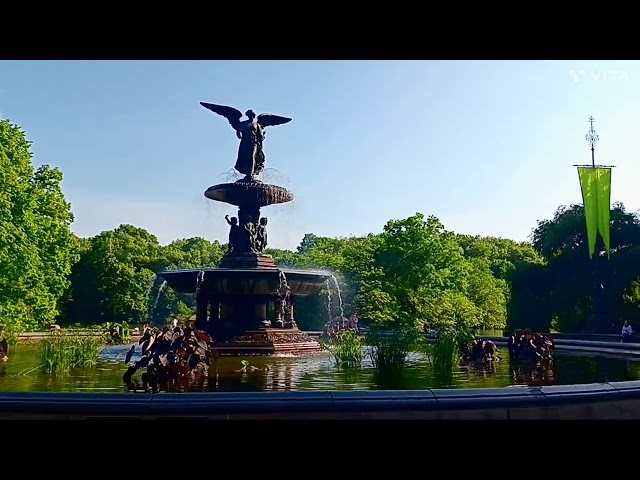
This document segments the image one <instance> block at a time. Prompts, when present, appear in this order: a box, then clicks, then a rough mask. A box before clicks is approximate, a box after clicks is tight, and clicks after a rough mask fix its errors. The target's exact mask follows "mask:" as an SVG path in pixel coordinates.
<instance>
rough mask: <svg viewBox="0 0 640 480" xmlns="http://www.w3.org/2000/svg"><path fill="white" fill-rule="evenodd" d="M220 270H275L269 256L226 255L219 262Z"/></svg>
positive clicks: (274, 265) (271, 258)
mask: <svg viewBox="0 0 640 480" xmlns="http://www.w3.org/2000/svg"><path fill="white" fill-rule="evenodd" d="M220 268H276V262H275V261H274V260H273V257H272V256H271V255H234V254H227V255H225V256H224V257H223V258H222V261H221V262H220Z"/></svg>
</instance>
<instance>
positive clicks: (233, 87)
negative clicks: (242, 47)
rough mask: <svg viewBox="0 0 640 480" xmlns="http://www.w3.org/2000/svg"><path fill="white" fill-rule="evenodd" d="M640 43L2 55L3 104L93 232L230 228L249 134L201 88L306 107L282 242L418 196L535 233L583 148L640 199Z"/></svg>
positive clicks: (275, 169)
mask: <svg viewBox="0 0 640 480" xmlns="http://www.w3.org/2000/svg"><path fill="white" fill-rule="evenodd" d="M639 80H640V63H639V62H637V61H132V60H130V61H1V62H0V116H1V117H2V118H8V119H10V120H11V121H12V122H14V123H18V124H19V125H21V126H22V127H23V128H24V129H25V130H26V132H27V135H28V137H29V139H30V140H32V141H33V151H34V161H35V163H36V164H42V163H47V164H50V165H54V166H58V167H60V168H61V169H62V171H63V172H64V183H63V189H64V192H65V194H66V196H67V199H68V200H69V201H70V202H71V204H72V208H73V211H74V214H75V217H76V219H75V222H74V224H73V227H72V228H73V230H74V231H75V232H76V233H77V234H79V235H81V236H92V235H95V234H97V233H99V232H101V231H103V230H108V229H112V228H115V227H117V226H118V225H119V224H121V223H130V224H133V225H136V226H139V227H143V228H146V229H147V230H149V231H150V232H151V233H153V234H155V235H156V236H157V237H158V239H159V240H160V241H161V242H162V243H163V244H166V243H168V242H170V241H172V240H174V239H176V238H186V237H191V236H203V237H205V238H209V239H211V240H213V239H218V240H221V241H225V240H226V238H227V225H226V223H225V221H224V215H225V214H226V213H228V214H235V210H234V207H232V206H227V205H225V204H215V203H214V202H211V201H209V200H207V199H205V198H204V196H203V192H204V190H205V189H206V188H207V187H209V186H210V185H213V184H215V183H220V182H222V181H224V180H225V174H226V173H227V172H228V171H229V170H230V169H231V168H232V167H233V164H234V162H235V155H236V150H237V139H236V137H235V135H234V132H233V131H232V129H231V127H230V126H229V125H228V124H227V123H226V121H225V120H224V119H223V118H222V117H218V116H217V115H215V114H213V113H211V112H209V111H207V110H205V109H204V108H202V107H201V106H200V105H199V104H198V102H200V101H208V102H211V103H220V104H226V105H231V106H234V107H236V108H238V109H241V110H242V111H245V110H247V109H249V108H252V109H253V110H255V111H256V112H258V113H274V114H279V115H284V116H289V117H292V118H293V121H292V122H291V123H289V124H287V125H283V126H278V127H271V128H270V129H269V130H268V134H267V140H266V143H265V150H266V158H267V168H268V170H267V172H266V174H267V177H266V178H265V180H269V181H271V182H272V183H276V184H280V185H283V186H285V187H287V188H290V189H291V190H292V191H293V192H294V194H295V196H296V199H295V201H294V202H293V203H292V204H290V205H286V206H278V207H267V208H265V209H263V215H264V216H267V217H269V220H270V223H269V226H270V235H269V240H270V242H271V246H272V247H278V248H295V247H296V246H297V245H298V243H299V242H300V239H301V238H302V236H303V235H304V234H305V233H307V232H313V233H316V234H318V235H325V236H349V235H352V234H353V235H362V234H366V233H369V232H379V231H380V230H381V229H382V227H383V225H384V224H385V222H386V221H388V220H389V219H392V218H394V219H397V218H404V217H407V216H409V215H412V214H413V213H415V212H417V211H419V212H423V213H425V214H433V215H436V216H437V217H438V218H440V220H441V221H442V222H443V223H444V224H445V226H446V227H447V228H448V229H450V230H454V231H457V232H460V233H469V234H481V235H493V236H501V237H507V238H513V239H516V240H526V239H527V237H528V235H529V234H530V232H531V229H532V227H533V226H535V222H536V220H538V219H542V218H549V217H550V216H551V215H553V212H554V211H555V209H556V207H557V206H558V205H561V204H568V203H572V202H580V200H581V199H580V188H579V184H578V176H577V173H576V171H575V168H573V167H572V164H575V163H588V162H589V161H590V151H589V146H588V144H587V142H586V141H585V134H586V133H587V131H588V128H589V125H588V123H587V119H588V118H589V116H590V115H593V116H594V117H595V118H596V124H595V127H596V131H597V132H598V134H599V136H600V142H599V143H598V145H597V149H596V161H598V163H605V164H615V165H617V166H618V167H617V168H616V169H615V170H614V173H613V185H612V200H613V201H616V200H620V201H623V202H624V203H625V205H626V206H627V207H628V208H629V209H633V210H637V209H640V193H638V187H637V185H638V178H639V174H640V166H639V164H638V162H637V160H636V157H637V154H636V150H637V149H638V147H639V146H640V145H639V144H637V143H636V142H635V141H634V139H636V138H637V137H638V133H639V129H640V108H639V107H640V83H639Z"/></svg>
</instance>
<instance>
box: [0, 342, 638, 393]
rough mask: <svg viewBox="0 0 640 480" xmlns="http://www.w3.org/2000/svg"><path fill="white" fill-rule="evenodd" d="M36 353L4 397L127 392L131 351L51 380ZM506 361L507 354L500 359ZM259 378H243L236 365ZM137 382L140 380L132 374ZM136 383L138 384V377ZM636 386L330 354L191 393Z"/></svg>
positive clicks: (271, 366)
mask: <svg viewBox="0 0 640 480" xmlns="http://www.w3.org/2000/svg"><path fill="white" fill-rule="evenodd" d="M36 348H37V347H36V346H35V345H33V344H32V345H28V344H27V345H19V346H17V347H15V348H13V349H11V350H10V352H9V360H8V361H7V362H6V363H1V364H0V391H5V392H103V393H109V392H113V393H118V392H125V391H126V389H125V387H124V385H123V383H122V375H123V373H124V372H125V370H126V365H125V364H124V356H125V354H126V352H127V350H128V349H129V348H130V346H129V345H122V346H117V347H106V348H105V349H104V350H103V352H102V354H101V357H100V360H99V362H98V364H97V365H96V366H95V367H93V368H90V369H83V370H75V371H72V372H69V373H65V374H58V375H56V376H51V375H48V374H46V373H44V372H42V371H41V369H39V368H38V367H39V364H38V359H37V356H36V351H37V350H36ZM503 353H506V352H503ZM243 359H246V360H248V361H249V363H250V365H252V366H254V367H257V368H259V369H260V370H257V371H254V372H249V373H245V374H243V373H241V372H238V371H237V370H239V369H240V368H241V367H242V365H241V363H240V362H241V360H243ZM138 375H139V374H138ZM138 375H136V377H137V376H138ZM639 379H640V362H636V361H631V360H625V359H620V358H608V357H599V356H591V355H589V356H587V355H570V354H565V355H560V354H557V355H556V359H555V361H554V365H553V370H552V371H547V372H546V373H538V372H531V371H522V370H518V369H514V368H512V367H511V366H510V364H509V356H508V354H506V355H505V358H504V359H503V360H502V361H499V362H495V363H494V364H493V365H492V366H491V367H485V368H483V369H478V368H474V367H472V366H461V367H460V368H459V370H458V371H457V372H455V374H454V375H453V377H452V378H448V379H442V378H440V379H438V378H434V377H433V375H432V373H431V369H430V367H429V363H428V361H427V360H426V359H425V358H424V357H423V356H422V355H421V354H412V355H411V357H410V359H409V362H408V364H407V367H406V368H405V370H404V372H403V374H402V376H400V377H398V378H393V379H391V380H389V379H387V380H385V381H382V380H379V379H377V378H376V375H375V374H374V371H373V368H372V365H371V362H370V361H369V360H368V359H367V360H366V361H365V362H364V363H363V366H362V368H360V369H358V370H356V371H351V372H344V371H339V370H338V369H337V368H336V367H335V364H334V363H333V360H332V358H331V356H330V355H329V354H326V353H322V354H318V355H314V356H310V357H301V358H300V357H299V358H294V357H221V358H219V359H218V361H217V364H214V365H212V366H211V368H210V371H209V376H208V378H207V380H206V382H205V385H204V387H202V386H200V387H198V386H195V385H194V390H197V391H202V390H205V391H269V390H279V391H284V390H298V391H300V390H372V389H396V390H406V389H428V388H495V387H508V386H510V385H567V384H580V383H598V382H615V381H624V380H639Z"/></svg>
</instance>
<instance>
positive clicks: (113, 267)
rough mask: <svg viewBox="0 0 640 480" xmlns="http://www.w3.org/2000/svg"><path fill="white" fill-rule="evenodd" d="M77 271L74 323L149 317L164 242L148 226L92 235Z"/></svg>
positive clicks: (71, 308)
mask: <svg viewBox="0 0 640 480" xmlns="http://www.w3.org/2000/svg"><path fill="white" fill-rule="evenodd" d="M90 244H91V246H90V248H89V249H88V250H86V251H84V252H83V253H82V256H81V258H80V261H79V262H78V263H77V264H76V265H75V266H74V268H73V274H72V285H73V287H72V293H71V296H72V298H73V299H74V300H73V302H72V303H71V304H70V305H69V312H68V315H67V317H66V318H67V319H68V321H70V322H71V323H93V324H95V323H104V322H122V321H128V322H143V321H146V320H147V319H148V314H149V310H150V305H149V303H150V291H151V288H152V282H153V280H154V279H155V274H154V272H153V269H154V268H155V266H156V265H158V263H159V256H160V245H159V243H158V240H157V238H156V237H155V236H153V235H151V234H150V233H149V232H147V231H146V230H144V229H142V228H136V227H133V226H131V225H120V226H119V227H118V228H116V229H115V230H111V231H106V232H102V233H101V234H99V235H97V236H95V237H93V238H91V239H90Z"/></svg>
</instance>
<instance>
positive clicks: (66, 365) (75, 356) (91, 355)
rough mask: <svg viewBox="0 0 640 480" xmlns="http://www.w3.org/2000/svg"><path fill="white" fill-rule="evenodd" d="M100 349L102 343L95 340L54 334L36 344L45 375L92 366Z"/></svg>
mask: <svg viewBox="0 0 640 480" xmlns="http://www.w3.org/2000/svg"><path fill="white" fill-rule="evenodd" d="M102 348H103V345H102V342H101V341H100V340H99V339H97V338H93V337H84V338H83V337H72V336H67V335H60V334H59V333H55V332H54V333H51V334H50V335H49V336H48V337H47V338H45V339H44V340H42V341H40V342H39V343H38V357H39V359H40V363H41V364H42V368H43V369H44V370H45V371H46V372H47V373H49V374H56V373H61V372H67V371H69V370H71V369H73V368H86V367H92V366H94V365H95V364H96V363H97V361H98V356H99V355H100V352H101V351H102Z"/></svg>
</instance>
